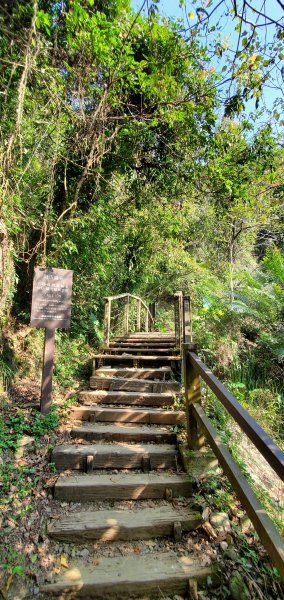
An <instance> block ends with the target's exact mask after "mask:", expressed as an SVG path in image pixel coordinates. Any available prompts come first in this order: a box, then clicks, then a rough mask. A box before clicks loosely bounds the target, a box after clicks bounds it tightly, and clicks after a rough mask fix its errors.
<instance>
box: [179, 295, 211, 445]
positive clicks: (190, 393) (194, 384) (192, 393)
mask: <svg viewBox="0 0 284 600" xmlns="http://www.w3.org/2000/svg"><path fill="white" fill-rule="evenodd" d="M181 303H182V309H181V312H182V318H181V329H182V357H183V379H184V388H185V403H186V418H187V439H188V446H189V448H190V449H191V450H200V449H201V448H202V447H203V446H204V444H205V438H204V435H203V433H201V431H200V428H199V425H198V423H197V421H196V418H195V416H194V414H193V410H192V408H193V406H194V404H196V403H197V404H201V383H200V377H199V375H198V373H197V372H196V370H195V369H194V367H193V366H192V364H191V362H190V360H189V351H190V350H194V351H196V348H195V346H194V345H193V343H192V317H191V300H190V297H189V296H181Z"/></svg>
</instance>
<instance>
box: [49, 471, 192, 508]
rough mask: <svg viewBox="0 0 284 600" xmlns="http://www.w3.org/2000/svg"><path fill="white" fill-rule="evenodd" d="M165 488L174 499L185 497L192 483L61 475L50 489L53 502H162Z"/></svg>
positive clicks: (153, 476) (181, 478)
mask: <svg viewBox="0 0 284 600" xmlns="http://www.w3.org/2000/svg"><path fill="white" fill-rule="evenodd" d="M167 488H170V489H172V493H173V497H174V498H176V497H179V496H185V497H189V496H191V490H192V483H191V481H190V479H189V477H188V475H168V474H167V475H166V474H163V473H147V474H146V473H141V474H140V473H131V475H128V474H125V473H119V474H118V475H116V474H110V475H100V474H97V475H83V474H78V475H68V476H66V475H64V474H62V475H59V477H58V479H57V482H56V484H55V486H54V498H55V499H56V500H66V501H68V502H89V501H90V502H91V501H93V500H111V499H112V500H123V499H124V500H138V499H141V500H142V499H147V498H148V499H149V498H152V499H154V498H164V497H165V492H166V489H167Z"/></svg>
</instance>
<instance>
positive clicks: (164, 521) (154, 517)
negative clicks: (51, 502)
mask: <svg viewBox="0 0 284 600" xmlns="http://www.w3.org/2000/svg"><path fill="white" fill-rule="evenodd" d="M177 522H180V523H181V528H182V531H192V530H193V529H195V528H196V527H198V526H199V525H201V523H202V515H201V513H200V512H197V511H193V510H190V509H187V510H183V511H179V510H176V509H174V508H172V507H168V506H159V507H156V508H146V509H145V508H143V509H140V510H132V511H130V510H127V511H123V510H100V511H84V512H76V515H74V513H72V514H70V515H66V516H64V517H62V518H61V519H60V520H59V521H58V520H55V519H53V520H51V521H50V523H49V524H48V528H47V533H48V535H49V536H51V537H52V538H55V539H59V540H66V541H67V540H69V541H70V542H74V541H79V542H82V541H84V540H100V541H101V542H110V541H114V540H124V541H129V540H147V539H151V538H157V537H165V536H172V534H173V527H174V523H177Z"/></svg>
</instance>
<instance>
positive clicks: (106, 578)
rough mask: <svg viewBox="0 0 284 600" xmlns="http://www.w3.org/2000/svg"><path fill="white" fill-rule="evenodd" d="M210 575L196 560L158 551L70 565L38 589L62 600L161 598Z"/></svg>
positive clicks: (180, 592) (180, 591)
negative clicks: (56, 578)
mask: <svg viewBox="0 0 284 600" xmlns="http://www.w3.org/2000/svg"><path fill="white" fill-rule="evenodd" d="M210 575H211V576H212V572H211V568H210V567H208V566H207V567H204V566H202V563H201V561H200V559H198V558H196V557H190V556H179V557H177V556H176V554H175V553H174V552H160V553H156V554H153V553H151V554H150V555H146V556H142V555H140V556H139V558H137V556H135V555H132V556H119V557H118V556H116V557H114V558H105V557H103V556H101V557H100V559H99V561H98V563H97V564H95V565H94V564H92V565H89V566H86V565H85V564H84V562H83V561H82V562H78V561H77V562H74V564H73V565H72V566H71V569H65V570H64V571H63V573H62V574H61V575H60V579H58V581H56V582H54V583H48V584H44V585H42V586H41V588H40V591H41V592H42V593H45V594H47V595H48V597H49V598H51V597H52V594H55V595H60V597H61V598H62V599H66V600H67V599H71V598H75V597H76V598H96V600H106V599H110V600H113V599H116V600H117V599H118V598H120V599H121V598H129V597H131V598H137V597H141V596H145V595H148V594H150V595H154V596H155V597H159V598H160V597H161V594H163V593H165V594H167V595H170V596H171V595H175V594H182V595H184V594H185V593H186V591H187V589H188V580H189V579H190V578H192V579H196V580H198V581H200V582H201V581H206V579H207V577H208V576H210Z"/></svg>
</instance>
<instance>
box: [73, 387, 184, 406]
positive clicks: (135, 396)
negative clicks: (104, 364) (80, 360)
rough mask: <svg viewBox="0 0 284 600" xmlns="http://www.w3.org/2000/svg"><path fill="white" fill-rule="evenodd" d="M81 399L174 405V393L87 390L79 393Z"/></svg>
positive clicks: (94, 401) (114, 402) (132, 403)
mask: <svg viewBox="0 0 284 600" xmlns="http://www.w3.org/2000/svg"><path fill="white" fill-rule="evenodd" d="M79 400H80V401H81V402H84V403H89V404H94V403H103V404H126V405H129V406H133V405H139V406H172V405H173V404H174V397H173V395H172V394H153V393H149V392H108V391H106V390H94V391H90V390H86V391H82V392H80V394H79Z"/></svg>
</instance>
